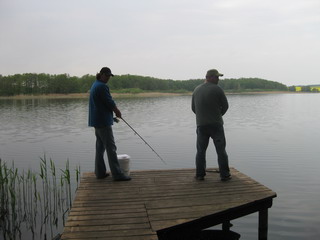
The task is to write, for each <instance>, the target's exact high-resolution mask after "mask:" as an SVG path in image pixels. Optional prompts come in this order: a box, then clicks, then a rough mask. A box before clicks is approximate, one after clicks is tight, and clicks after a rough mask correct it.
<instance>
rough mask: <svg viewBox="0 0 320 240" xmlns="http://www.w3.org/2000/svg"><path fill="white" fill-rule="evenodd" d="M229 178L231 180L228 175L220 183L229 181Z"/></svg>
mask: <svg viewBox="0 0 320 240" xmlns="http://www.w3.org/2000/svg"><path fill="white" fill-rule="evenodd" d="M231 178H232V177H231V175H229V176H226V177H223V178H221V181H222V182H227V181H229V180H231Z"/></svg>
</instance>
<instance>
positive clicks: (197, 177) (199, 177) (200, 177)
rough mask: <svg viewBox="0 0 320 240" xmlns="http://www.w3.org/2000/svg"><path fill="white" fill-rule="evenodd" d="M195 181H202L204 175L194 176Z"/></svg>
mask: <svg viewBox="0 0 320 240" xmlns="http://www.w3.org/2000/svg"><path fill="white" fill-rule="evenodd" d="M194 178H195V179H196V180H197V181H203V180H204V176H195V177H194Z"/></svg>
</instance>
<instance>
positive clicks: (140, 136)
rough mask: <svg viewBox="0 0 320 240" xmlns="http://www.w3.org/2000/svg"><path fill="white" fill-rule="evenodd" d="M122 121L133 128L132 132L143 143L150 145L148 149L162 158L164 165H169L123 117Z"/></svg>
mask: <svg viewBox="0 0 320 240" xmlns="http://www.w3.org/2000/svg"><path fill="white" fill-rule="evenodd" d="M121 119H122V121H124V123H125V124H127V125H128V127H129V128H131V130H132V131H133V132H134V133H135V134H137V135H138V136H139V137H140V138H141V140H142V141H144V143H145V144H147V145H148V147H149V148H150V149H151V150H152V151H153V152H154V153H155V154H156V155H157V156H158V157H159V158H160V160H161V161H162V162H163V163H164V164H167V163H166V162H165V161H164V160H163V159H162V157H160V155H159V154H158V153H157V152H156V151H155V150H154V149H153V148H152V147H151V146H150V144H149V143H147V141H146V140H144V139H143V137H141V136H140V134H139V133H138V132H137V131H136V130H134V128H133V127H131V126H130V124H129V123H128V122H127V121H126V120H124V119H123V118H122V117H121ZM117 120H118V119H117ZM115 121H116V120H115Z"/></svg>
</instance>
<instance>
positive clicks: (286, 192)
mask: <svg viewBox="0 0 320 240" xmlns="http://www.w3.org/2000/svg"><path fill="white" fill-rule="evenodd" d="M228 99H229V103H230V109H229V111H228V112H227V114H226V115H225V118H224V120H225V131H226V137H227V151H228V154H229V158H230V165H231V166H232V167H235V168H237V169H238V170H239V171H241V172H243V173H245V174H247V175H248V176H250V177H252V178H254V179H255V180H257V181H259V182H260V183H262V184H264V185H266V186H267V187H269V188H271V189H272V190H274V191H275V192H276V193H277V195H278V197H277V198H275V199H274V204H273V207H272V208H271V209H270V211H269V239H284V240H289V239H290V240H295V239H297V240H298V239H299V240H300V239H320V229H319V226H320V184H319V182H320V174H319V172H320V171H319V170H320V162H319V156H320V147H319V142H320V124H319V119H320V111H319V109H320V94H266V95H263V94H259V95H254V94H252V95H250V94H248V95H228ZM116 100H117V104H118V107H119V108H120V110H121V111H122V114H123V118H124V119H125V120H126V121H127V122H128V123H129V124H131V125H132V127H133V128H135V129H136V130H137V132H138V133H140V135H142V136H143V137H144V138H145V140H146V141H147V142H148V143H149V144H150V145H151V146H152V147H153V148H154V149H155V150H156V151H157V152H158V153H159V154H160V155H161V157H162V158H163V159H164V160H165V161H166V162H167V164H166V165H165V164H163V163H162V162H161V160H160V159H159V158H158V157H157V156H156V155H155V154H154V153H153V152H152V151H151V150H150V149H149V148H148V147H147V145H145V144H144V143H143V142H142V141H141V140H140V139H139V138H138V136H136V135H135V134H134V133H133V132H132V131H131V130H130V128H128V127H127V126H126V125H125V124H124V123H123V122H120V123H118V124H115V125H114V135H115V139H116V144H117V147H118V154H128V155H130V156H131V169H132V170H136V169H172V168H193V167H194V157H195V136H196V135H195V117H194V115H193V113H192V112H191V110H190V101H191V97H190V96H179V97H160V98H132V99H116ZM0 110H1V115H0V123H1V125H0V158H1V159H2V160H5V161H6V162H8V163H10V162H12V161H14V163H15V166H16V167H19V168H24V169H28V168H31V169H35V170H36V169H37V168H38V165H39V159H40V157H43V156H44V155H46V157H47V158H51V159H53V160H54V161H55V162H56V165H57V168H63V166H64V165H65V162H66V160H67V159H69V161H70V165H71V168H75V166H77V165H80V166H81V170H82V172H85V171H93V167H94V146H95V137H94V132H93V129H92V128H89V127H87V112H88V101H87V99H33V100H0ZM207 158H208V167H216V166H217V160H216V154H215V151H214V147H213V144H212V143H211V145H210V146H209V149H208V153H207ZM257 217H258V214H252V215H250V216H247V217H244V218H242V219H238V220H235V221H233V222H232V223H233V224H234V227H233V228H232V229H233V230H234V231H236V232H239V233H240V234H241V239H247V240H251V239H252V240H253V239H257V229H258V226H257V224H258V220H257Z"/></svg>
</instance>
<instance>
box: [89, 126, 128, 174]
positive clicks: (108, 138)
mask: <svg viewBox="0 0 320 240" xmlns="http://www.w3.org/2000/svg"><path fill="white" fill-rule="evenodd" d="M95 134H96V158H95V174H96V177H97V178H100V177H103V176H105V174H106V170H107V169H106V165H105V162H104V158H103V156H104V152H105V151H107V156H108V162H109V167H110V170H111V173H112V177H113V178H120V177H123V172H122V170H121V168H120V165H119V161H118V156H117V147H116V145H115V142H114V137H113V131H112V127H111V126H107V127H103V128H95Z"/></svg>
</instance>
